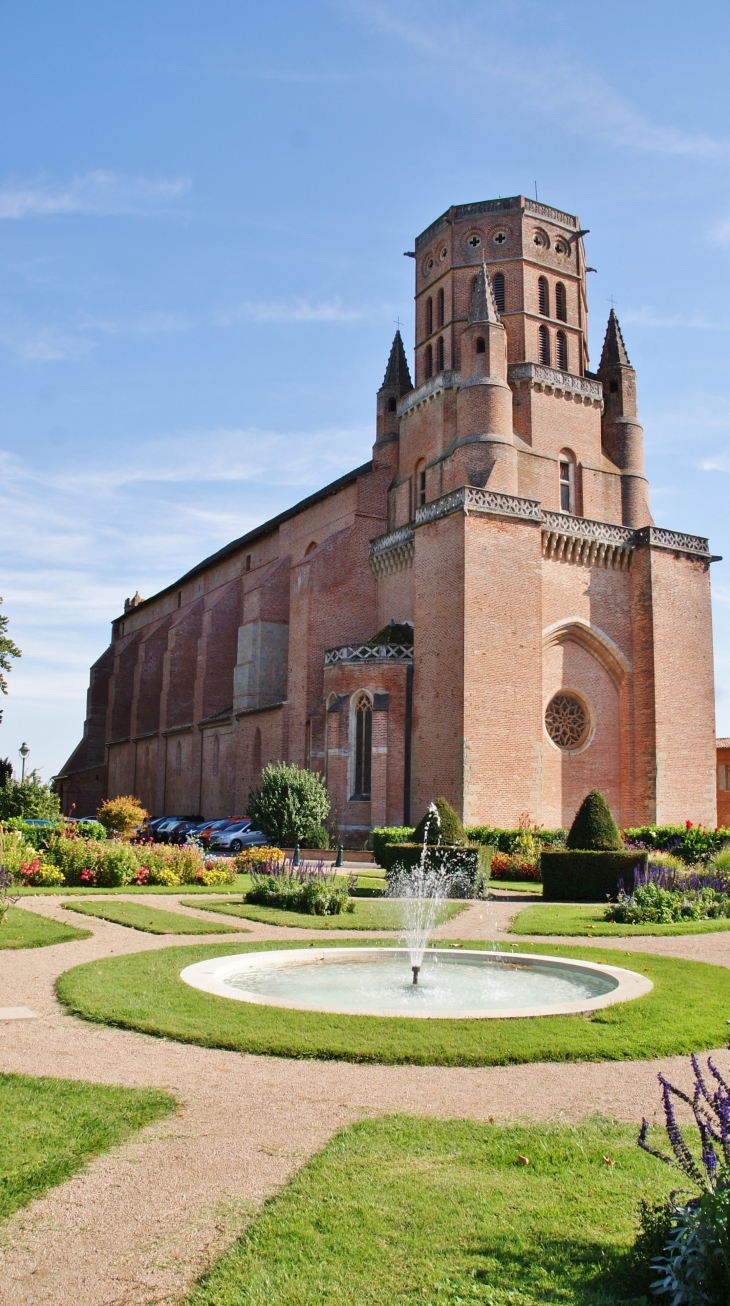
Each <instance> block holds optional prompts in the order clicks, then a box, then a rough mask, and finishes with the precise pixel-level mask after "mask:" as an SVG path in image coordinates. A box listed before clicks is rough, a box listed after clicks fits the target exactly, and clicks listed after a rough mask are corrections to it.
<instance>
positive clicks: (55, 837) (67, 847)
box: [46, 833, 104, 884]
mask: <svg viewBox="0 0 730 1306" xmlns="http://www.w3.org/2000/svg"><path fill="white" fill-rule="evenodd" d="M103 846H104V845H103V844H102V843H101V842H100V841H98V840H96V839H77V838H76V837H75V836H73V835H67V834H61V833H58V834H55V833H54V834H52V835H51V837H50V838H49V840H48V847H47V850H46V857H47V860H48V861H49V862H52V863H53V865H54V866H57V867H58V869H59V871H61V872H62V874H63V878H64V882H65V883H66V884H96V873H97V871H98V869H99V867H100V865H101V850H102V847H103Z"/></svg>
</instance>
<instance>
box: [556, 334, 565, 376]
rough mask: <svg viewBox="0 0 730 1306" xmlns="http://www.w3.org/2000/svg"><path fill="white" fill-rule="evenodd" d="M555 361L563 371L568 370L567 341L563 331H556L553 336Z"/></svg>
mask: <svg viewBox="0 0 730 1306" xmlns="http://www.w3.org/2000/svg"><path fill="white" fill-rule="evenodd" d="M555 361H556V363H557V365H558V367H560V368H562V370H563V371H564V372H567V370H568V342H567V340H566V339H565V332H564V331H558V334H557V336H556V337H555Z"/></svg>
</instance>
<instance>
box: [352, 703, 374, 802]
mask: <svg viewBox="0 0 730 1306" xmlns="http://www.w3.org/2000/svg"><path fill="white" fill-rule="evenodd" d="M354 718H355V721H354V725H355V729H354V732H353V733H354V736H355V737H354V748H355V756H354V759H353V760H354V766H353V781H354V789H353V794H352V797H353V799H360V800H368V799H369V798H370V787H371V780H370V777H371V772H372V754H373V705H372V702H371V699H370V695H369V694H366V693H364V692H363V693H360V694H358V695H357V697H356V699H355V704H354Z"/></svg>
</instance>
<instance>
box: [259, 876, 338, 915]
mask: <svg viewBox="0 0 730 1306" xmlns="http://www.w3.org/2000/svg"><path fill="white" fill-rule="evenodd" d="M251 878H252V880H253V888H251V889H249V891H248V893H247V894H246V902H254V903H258V904H259V905H260V906H262V907H283V908H284V910H285V911H298V912H304V913H305V914H306V915H309V916H339V915H340V914H341V913H342V912H343V911H354V908H355V904H354V903H352V902H351V901H350V885H349V883H348V884H343V883H342V881H341V880H339V881H338V880H337V879H336V878H335V876H334V875H333V874H331V873H329V872H324V873H323V874H322V873H315V874H313V875H311V876H310V875H308V874H307V873H306V871H297V870H296V869H294V868H293V867H280V868H278V869H277V870H276V871H275V873H274V874H269V875H266V874H262V873H261V872H260V871H255V870H254V871H252V873H251Z"/></svg>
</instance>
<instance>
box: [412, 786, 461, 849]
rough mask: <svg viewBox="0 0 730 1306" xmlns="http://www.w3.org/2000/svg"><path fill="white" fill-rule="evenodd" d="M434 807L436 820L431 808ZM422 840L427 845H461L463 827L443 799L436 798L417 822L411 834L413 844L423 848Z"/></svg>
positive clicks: (459, 819) (451, 808)
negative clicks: (436, 815) (436, 813)
mask: <svg viewBox="0 0 730 1306" xmlns="http://www.w3.org/2000/svg"><path fill="white" fill-rule="evenodd" d="M433 807H435V808H436V811H437V812H438V819H437V818H436V817H435V815H434V813H433V812H432V810H431V808H433ZM424 840H425V841H426V842H427V843H429V844H463V843H464V842H465V839H464V827H463V825H462V823H461V818H460V817H459V816H457V814H456V812H455V811H454V809H453V807H452V806H451V805H450V803H447V801H446V799H445V798H437V799H436V802H435V803H432V804H431V807H429V809H428V811H427V812H426V813H425V815H424V816H422V817H421V820H420V821H419V822H418V825H417V826H416V828H415V830H414V832H413V842H414V843H418V844H420V845H421V846H422V847H423V843H424Z"/></svg>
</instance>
